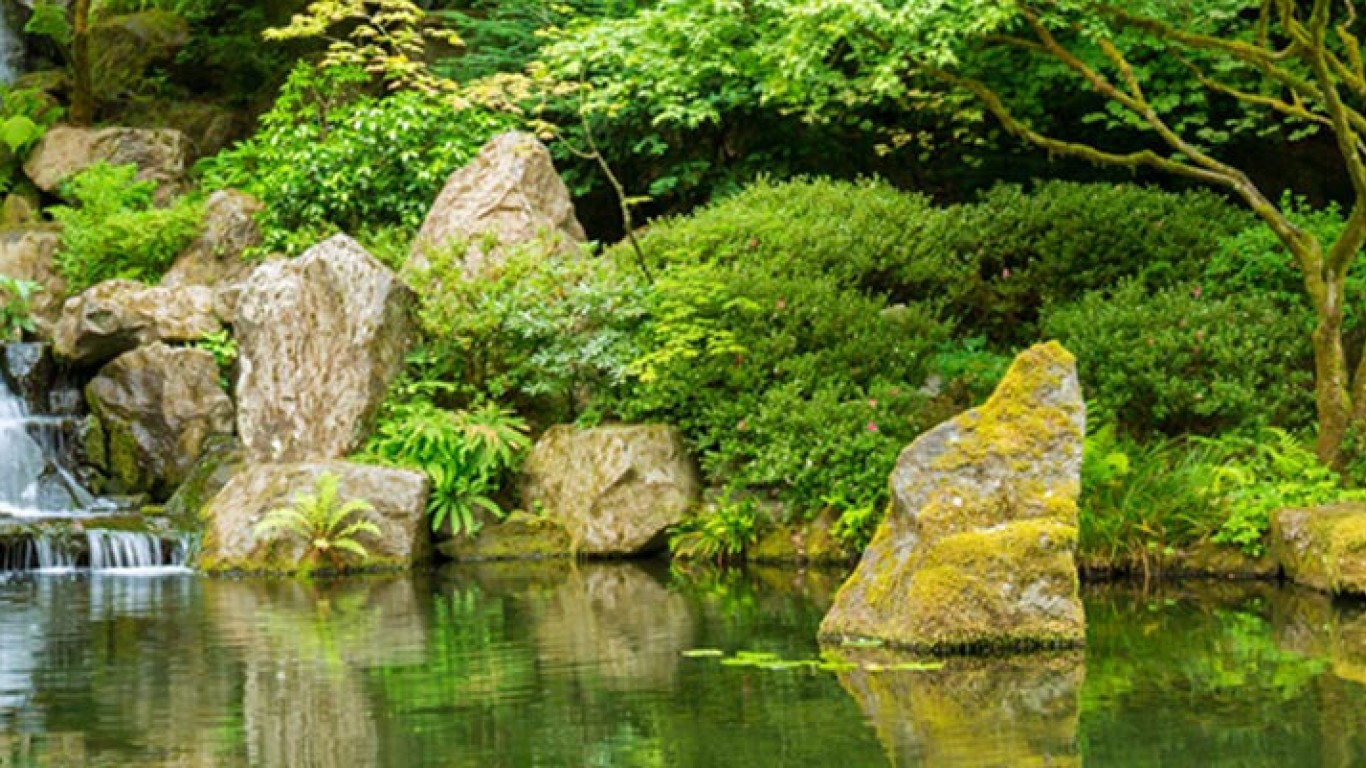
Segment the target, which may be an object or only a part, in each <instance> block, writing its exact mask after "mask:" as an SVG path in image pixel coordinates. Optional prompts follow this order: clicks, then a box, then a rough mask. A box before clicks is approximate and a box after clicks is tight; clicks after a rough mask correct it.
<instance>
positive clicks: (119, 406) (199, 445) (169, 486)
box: [85, 343, 232, 499]
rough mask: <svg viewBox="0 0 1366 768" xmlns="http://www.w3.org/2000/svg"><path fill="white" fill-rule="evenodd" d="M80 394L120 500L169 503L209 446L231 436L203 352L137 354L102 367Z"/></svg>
mask: <svg viewBox="0 0 1366 768" xmlns="http://www.w3.org/2000/svg"><path fill="white" fill-rule="evenodd" d="M85 392H86V400H87V402H89V404H90V410H91V412H92V413H93V414H94V415H95V417H96V418H97V419H99V422H100V426H101V433H102V435H103V439H104V441H105V456H106V458H107V465H108V469H109V475H110V477H109V480H110V483H111V487H112V488H113V489H114V490H115V491H117V492H119V493H143V492H147V493H151V494H152V495H153V496H154V497H156V498H158V499H164V498H167V497H169V496H170V495H171V493H172V492H173V491H174V490H175V489H176V487H177V486H179V485H180V484H181V482H182V481H184V480H185V478H186V476H187V475H188V474H189V472H190V470H191V468H193V467H194V466H195V463H196V462H197V461H199V458H200V455H201V454H202V452H203V450H204V447H205V444H206V443H207V442H208V441H209V439H210V438H212V437H214V436H217V435H229V434H231V433H232V401H231V400H229V399H228V396H227V394H226V393H224V392H223V389H222V387H221V386H220V385H219V383H218V365H217V364H216V363H215V362H214V359H213V356H212V355H210V354H209V353H208V352H204V351H203V350H198V349H187V348H180V349H175V348H171V347H168V346H166V345H165V344H161V343H154V344H150V345H147V346H144V347H139V348H138V349H136V350H133V351H132V352H128V353H126V354H124V355H120V356H119V357H118V358H117V359H115V360H114V362H112V363H110V364H109V365H106V366H105V367H104V368H103V369H102V370H101V371H100V373H99V375H98V376H96V377H95V378H94V379H93V380H91V382H90V383H89V384H88V385H87V386H86V389H85Z"/></svg>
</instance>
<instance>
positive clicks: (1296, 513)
mask: <svg viewBox="0 0 1366 768" xmlns="http://www.w3.org/2000/svg"><path fill="white" fill-rule="evenodd" d="M1271 554H1272V556H1273V557H1274V558H1275V559H1276V561H1277V562H1278V563H1280V565H1281V569H1282V570H1283V571H1284V572H1285V576H1286V578H1288V579H1290V580H1291V581H1294V582H1295V583H1296V584H1303V585H1304V586H1306V587H1311V588H1313V589H1317V590H1321V591H1324V592H1334V593H1345V594H1354V595H1366V504H1360V503H1355V504H1353V503H1349V504H1339V505H1336V506H1330V507H1318V508H1313V509H1282V510H1279V511H1277V512H1275V513H1274V514H1272V516H1271Z"/></svg>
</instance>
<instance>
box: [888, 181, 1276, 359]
mask: <svg viewBox="0 0 1366 768" xmlns="http://www.w3.org/2000/svg"><path fill="white" fill-rule="evenodd" d="M1253 224H1254V222H1253V221H1252V220H1251V218H1250V217H1249V216H1248V215H1247V214H1246V213H1244V212H1242V211H1241V210H1239V209H1237V208H1235V207H1234V206H1232V205H1230V204H1229V203H1227V202H1226V201H1224V200H1223V199H1222V198H1219V197H1218V196H1216V195H1213V194H1211V193H1186V194H1172V193H1169V192H1164V191H1161V190H1158V189H1154V188H1148V187H1140V186H1135V185H1131V184H1077V183H1071V182H1049V183H1044V184H1041V185H1039V186H1038V187H1036V188H1035V189H1033V190H1030V191H1026V190H1025V189H1023V188H1021V187H1018V186H1013V185H1003V186H998V187H996V188H994V189H992V190H991V191H989V192H988V193H986V194H985V195H984V196H983V197H982V199H981V200H980V201H979V202H976V203H972V204H967V205H958V206H952V207H949V208H945V209H941V210H939V211H937V212H935V213H934V214H932V215H929V216H922V217H920V218H919V219H918V220H916V221H912V222H909V223H907V225H906V229H905V230H904V231H903V237H904V238H905V239H906V240H907V241H909V244H908V246H907V250H908V253H907V254H906V256H905V257H904V258H902V259H899V260H898V264H897V268H896V269H897V271H896V273H895V280H896V283H897V284H898V288H897V289H898V290H899V291H902V292H904V295H907V296H927V295H929V296H941V297H943V298H944V300H945V301H946V307H947V310H948V312H949V314H950V315H951V316H953V317H954V318H956V319H958V321H959V322H960V323H961V324H963V325H964V326H965V330H967V331H968V332H970V333H972V334H977V335H985V336H986V337H987V338H988V339H989V340H991V341H992V342H993V343H997V344H999V343H1003V342H1004V343H1010V344H1024V343H1028V342H1030V341H1032V340H1033V339H1034V335H1035V334H1034V330H1035V322H1036V320H1037V319H1038V315H1039V312H1040V311H1041V310H1042V309H1043V308H1044V307H1046V306H1048V305H1052V304H1057V303H1061V302H1068V301H1072V300H1075V299H1078V298H1080V297H1081V296H1082V295H1083V294H1085V293H1087V292H1090V291H1094V290H1100V289H1108V288H1110V287H1112V286H1114V285H1115V284H1117V283H1118V282H1120V281H1121V280H1123V279H1126V278H1127V279H1130V280H1132V281H1133V282H1136V283H1138V284H1140V285H1142V286H1144V287H1146V288H1148V289H1149V290H1154V289H1161V288H1166V287H1171V286H1175V285H1179V284H1190V283H1194V282H1196V281H1197V280H1198V279H1199V277H1200V274H1201V269H1202V268H1203V266H1204V264H1205V262H1206V261H1208V260H1209V259H1210V258H1211V257H1212V256H1213V255H1214V254H1215V253H1216V252H1217V251H1218V250H1219V248H1220V247H1221V243H1222V239H1223V238H1225V237H1228V236H1231V235H1234V234H1236V233H1238V232H1241V231H1243V230H1244V229H1246V228H1248V227H1250V226H1252V225H1253Z"/></svg>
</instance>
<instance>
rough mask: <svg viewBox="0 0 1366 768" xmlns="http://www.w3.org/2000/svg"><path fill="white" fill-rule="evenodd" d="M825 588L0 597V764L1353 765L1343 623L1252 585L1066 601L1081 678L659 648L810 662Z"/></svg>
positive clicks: (712, 579)
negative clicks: (1084, 639) (1077, 638)
mask: <svg viewBox="0 0 1366 768" xmlns="http://www.w3.org/2000/svg"><path fill="white" fill-rule="evenodd" d="M838 583H839V574H838V573H834V574H832V573H828V572H821V571H793V570H782V569H762V570H753V571H745V572H741V571H715V570H695V571H692V572H689V573H670V572H669V571H668V570H667V569H664V568H650V567H640V566H637V565H629V564H580V565H577V566H576V565H573V564H570V563H555V564H544V565H535V566H529V565H526V564H515V565H514V564H504V565H496V566H493V565H490V566H477V567H462V568H453V569H448V570H444V571H441V572H440V573H435V574H420V575H416V576H411V577H401V578H400V577H393V578H368V579H357V580H349V581H344V582H318V583H315V584H305V583H300V582H293V581H276V582H272V581H209V580H203V579H200V578H197V577H188V576H181V577H171V578H164V577H161V578H141V579H136V578H132V579H130V578H116V577H91V576H88V575H79V576H60V577H54V576H43V577H25V578H17V579H11V580H8V581H0V766H4V765H24V766H75V765H119V766H123V765H139V766H142V765H147V766H200V765H203V766H249V765H251V766H254V765H263V766H275V765H280V766H348V767H349V766H369V765H395V766H443V767H445V766H480V767H481V768H485V767H488V766H509V767H513V766H542V765H544V766H598V765H602V766H638V765H646V766H648V765H669V766H706V767H707V768H711V767H712V766H743V767H744V768H754V766H788V765H790V766H809V765H832V764H833V765H847V766H875V765H894V766H917V765H932V766H941V765H942V766H978V765H1012V766H1013V765H1025V764H1036V765H1071V766H1075V765H1080V764H1081V763H1082V761H1083V757H1084V759H1085V761H1086V762H1087V763H1090V764H1092V765H1104V766H1115V765H1117V766H1130V765H1134V766H1140V765H1141V766H1146V765H1154V766H1155V765H1192V764H1199V765H1202V766H1203V765H1210V766H1222V765H1228V766H1233V765H1237V766H1257V765H1266V766H1273V765H1275V766H1282V765H1307V766H1341V765H1352V764H1366V724H1364V723H1363V722H1362V719H1361V717H1360V712H1362V711H1366V685H1364V684H1363V681H1364V679H1366V611H1364V610H1363V609H1362V607H1361V605H1360V604H1342V603H1334V602H1333V601H1331V600H1329V599H1327V598H1324V597H1322V596H1319V595H1315V594H1312V593H1305V592H1299V591H1296V590H1289V589H1280V588H1277V587H1275V586H1272V585H1256V584H1254V585H1219V584H1214V585H1203V586H1194V585H1186V586H1180V587H1176V588H1169V589H1167V590H1166V591H1163V592H1158V593H1141V592H1138V591H1136V590H1133V589H1129V588H1091V589H1089V590H1088V593H1087V596H1086V601H1087V611H1088V616H1089V618H1090V621H1091V626H1090V636H1089V646H1088V648H1087V649H1086V651H1085V653H1084V660H1083V654H1082V653H1080V652H1072V653H1065V654H1051V655H1031V656H1024V657H1014V658H1004V659H978V660H973V659H956V660H951V661H949V662H948V663H947V664H946V665H945V666H944V667H943V668H942V669H938V670H933V671H914V672H912V671H871V670H868V669H859V670H854V671H845V672H842V673H839V674H834V673H830V672H817V671H812V670H803V671H796V670H791V669H787V670H772V669H760V668H755V667H737V666H727V665H723V664H721V663H720V662H719V661H718V660H717V659H715V658H692V657H689V656H685V655H684V653H683V652H684V651H687V650H688V649H694V648H709V649H716V650H718V651H721V652H724V653H726V654H735V653H737V652H740V651H760V652H766V653H771V654H776V655H777V656H779V657H783V658H811V657H814V656H816V655H817V654H819V652H820V649H819V648H818V646H817V645H816V644H815V642H814V635H815V630H816V627H817V625H818V624H819V622H820V618H821V616H822V614H823V612H824V611H825V609H826V608H827V607H828V605H829V601H830V595H831V594H832V592H833V590H834V589H835V588H836V587H837V586H838ZM841 652H842V653H845V654H846V655H849V654H852V653H853V652H852V651H850V650H848V649H841ZM860 654H861V656H862V658H861V659H860V660H861V661H864V662H870V663H876V664H880V665H883V666H886V665H887V664H888V663H889V662H890V661H892V660H891V659H890V658H887V657H886V655H885V654H883V653H882V652H879V651H867V650H865V651H861V652H860Z"/></svg>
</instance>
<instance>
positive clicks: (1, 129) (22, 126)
mask: <svg viewBox="0 0 1366 768" xmlns="http://www.w3.org/2000/svg"><path fill="white" fill-rule="evenodd" d="M63 114H64V112H63V110H62V108H61V107H59V106H57V104H56V103H54V102H53V101H52V100H51V99H50V98H49V97H48V96H47V95H46V94H44V93H42V92H41V91H37V90H33V89H29V88H8V87H3V86H0V191H4V190H7V189H9V188H10V187H11V186H13V184H14V181H15V179H17V178H19V174H20V167H21V166H22V165H23V162H24V159H25V158H27V157H28V154H29V152H30V151H31V150H32V149H33V147H34V146H35V145H36V144H37V143H38V142H39V141H40V140H41V139H42V138H43V135H44V134H46V133H47V129H48V128H50V127H52V125H54V124H55V123H56V122H57V121H58V120H61V119H62V116H63Z"/></svg>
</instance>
